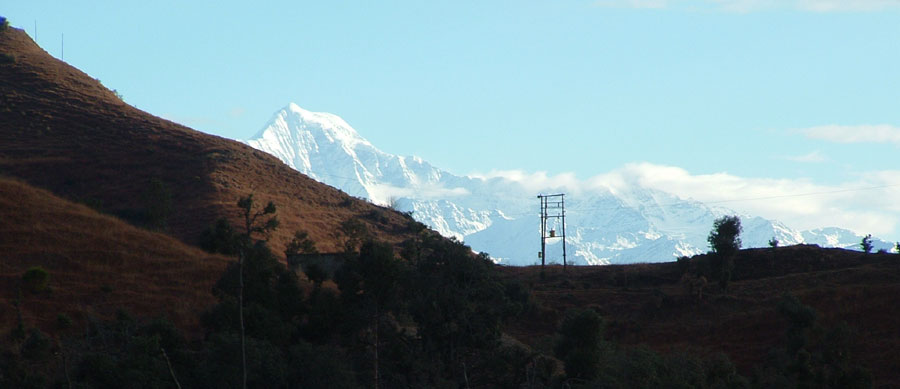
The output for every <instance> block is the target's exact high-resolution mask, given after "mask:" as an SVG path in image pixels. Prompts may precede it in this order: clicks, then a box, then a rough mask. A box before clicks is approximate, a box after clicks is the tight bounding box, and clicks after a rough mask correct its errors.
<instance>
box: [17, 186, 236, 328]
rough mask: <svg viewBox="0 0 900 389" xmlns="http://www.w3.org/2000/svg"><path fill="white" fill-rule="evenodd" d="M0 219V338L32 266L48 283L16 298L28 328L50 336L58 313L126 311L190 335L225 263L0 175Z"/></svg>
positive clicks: (82, 315) (79, 315)
mask: <svg viewBox="0 0 900 389" xmlns="http://www.w3.org/2000/svg"><path fill="white" fill-rule="evenodd" d="M0 221H2V223H0V264H2V265H0V285H2V286H0V305H2V306H4V307H5V308H4V309H2V310H0V333H3V334H7V333H8V330H9V329H10V328H11V327H12V326H13V325H15V323H16V320H17V319H16V313H15V311H14V310H13V309H10V307H12V305H11V303H12V302H14V301H15V299H16V298H17V290H18V288H19V286H20V285H21V284H22V283H21V280H22V274H23V273H24V272H25V271H26V270H28V269H29V268H31V267H33V266H40V267H41V268H43V269H46V270H47V271H48V273H49V274H50V282H49V289H48V290H46V291H43V292H40V293H29V292H28V291H25V292H24V293H23V294H22V300H21V304H20V307H21V310H22V319H23V321H24V323H25V324H26V325H27V326H37V327H39V328H41V329H43V330H44V331H48V332H51V333H52V332H55V330H57V329H58V325H57V324H58V323H57V320H58V319H57V318H58V315H60V314H62V315H66V316H68V317H69V318H71V319H72V320H74V321H77V322H83V321H84V320H86V319H87V318H88V317H100V318H104V317H105V318H108V317H110V316H111V315H112V314H113V313H115V312H116V311H117V310H119V309H125V310H127V311H130V312H131V313H132V314H137V315H141V316H147V317H152V316H159V315H164V316H167V317H168V318H170V319H171V320H172V321H173V322H174V323H176V324H177V325H178V326H179V327H181V328H187V329H194V330H196V329H197V328H198V325H199V321H198V318H199V313H200V312H202V311H203V310H204V309H205V308H207V307H209V306H211V305H212V304H213V303H214V302H215V298H214V297H213V294H212V286H213V284H214V283H215V281H216V280H217V279H218V278H219V277H220V276H221V274H222V273H223V272H224V270H225V267H226V265H227V263H228V261H230V260H232V259H229V258H225V257H223V256H220V255H211V254H208V253H206V252H203V251H201V250H199V249H197V248H194V247H191V246H188V245H186V244H184V243H182V242H180V241H178V240H177V239H174V238H172V237H170V236H167V235H163V234H159V233H154V232H149V231H146V230H143V229H140V228H137V227H134V226H131V225H129V224H127V223H125V222H123V221H121V220H119V219H116V218H113V217H110V216H106V215H101V214H99V213H97V212H96V211H94V210H93V209H91V208H89V207H87V206H84V205H80V204H75V203H72V202H70V201H66V200H64V199H61V198H59V197H56V196H54V195H53V194H51V193H49V192H47V191H46V190H41V189H36V188H33V187H31V186H29V185H27V184H25V183H22V182H19V181H15V180H11V179H8V178H0ZM4 336H5V335H4Z"/></svg>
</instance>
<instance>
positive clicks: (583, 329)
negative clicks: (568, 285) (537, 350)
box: [554, 309, 605, 381]
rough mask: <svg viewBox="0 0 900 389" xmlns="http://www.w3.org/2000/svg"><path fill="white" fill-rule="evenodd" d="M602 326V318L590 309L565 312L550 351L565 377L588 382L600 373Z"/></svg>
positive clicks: (603, 324)
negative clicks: (558, 360) (554, 354)
mask: <svg viewBox="0 0 900 389" xmlns="http://www.w3.org/2000/svg"><path fill="white" fill-rule="evenodd" d="M604 328H605V323H604V322H603V318H602V317H600V315H599V314H597V312H594V311H593V310H591V309H584V310H570V311H568V312H566V317H565V319H563V322H562V324H561V325H560V327H559V335H560V338H559V341H558V342H557V343H556V347H555V349H554V352H555V353H556V356H557V357H558V358H559V359H561V360H562V361H563V363H564V364H565V366H566V375H567V376H568V377H569V378H576V379H579V380H586V381H590V380H592V379H594V378H595V377H597V375H598V374H599V373H600V359H601V357H602V356H603V329H604Z"/></svg>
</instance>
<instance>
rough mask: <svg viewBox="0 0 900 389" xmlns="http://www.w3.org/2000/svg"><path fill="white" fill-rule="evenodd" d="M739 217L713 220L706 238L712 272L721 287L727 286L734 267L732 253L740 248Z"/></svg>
mask: <svg viewBox="0 0 900 389" xmlns="http://www.w3.org/2000/svg"><path fill="white" fill-rule="evenodd" d="M741 230H742V228H741V219H740V218H739V217H737V216H722V217H720V218H718V219H716V221H715V222H713V229H712V231H710V233H709V237H708V238H707V239H706V240H707V242H709V247H710V249H712V253H713V257H714V260H713V261H712V265H713V273H714V274H718V276H719V285H720V286H721V287H722V289H727V288H728V282H729V281H731V275H732V274H731V272H732V270H733V269H734V255H735V254H736V253H737V251H738V250H740V248H741V238H740V235H741Z"/></svg>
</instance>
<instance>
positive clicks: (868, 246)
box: [859, 234, 872, 254]
mask: <svg viewBox="0 0 900 389" xmlns="http://www.w3.org/2000/svg"><path fill="white" fill-rule="evenodd" d="M859 248H861V249H862V251H863V252H864V253H866V254H868V253H871V252H872V234H868V235H866V236H864V237H863V238H862V242H859Z"/></svg>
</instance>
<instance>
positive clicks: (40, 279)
mask: <svg viewBox="0 0 900 389" xmlns="http://www.w3.org/2000/svg"><path fill="white" fill-rule="evenodd" d="M22 282H23V283H24V286H25V290H27V291H29V292H31V293H40V292H43V291H45V290H47V284H48V283H49V282H50V273H48V272H47V271H46V270H44V269H43V268H42V267H40V266H34V267H32V268H30V269H28V270H26V271H25V273H23V274H22Z"/></svg>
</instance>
